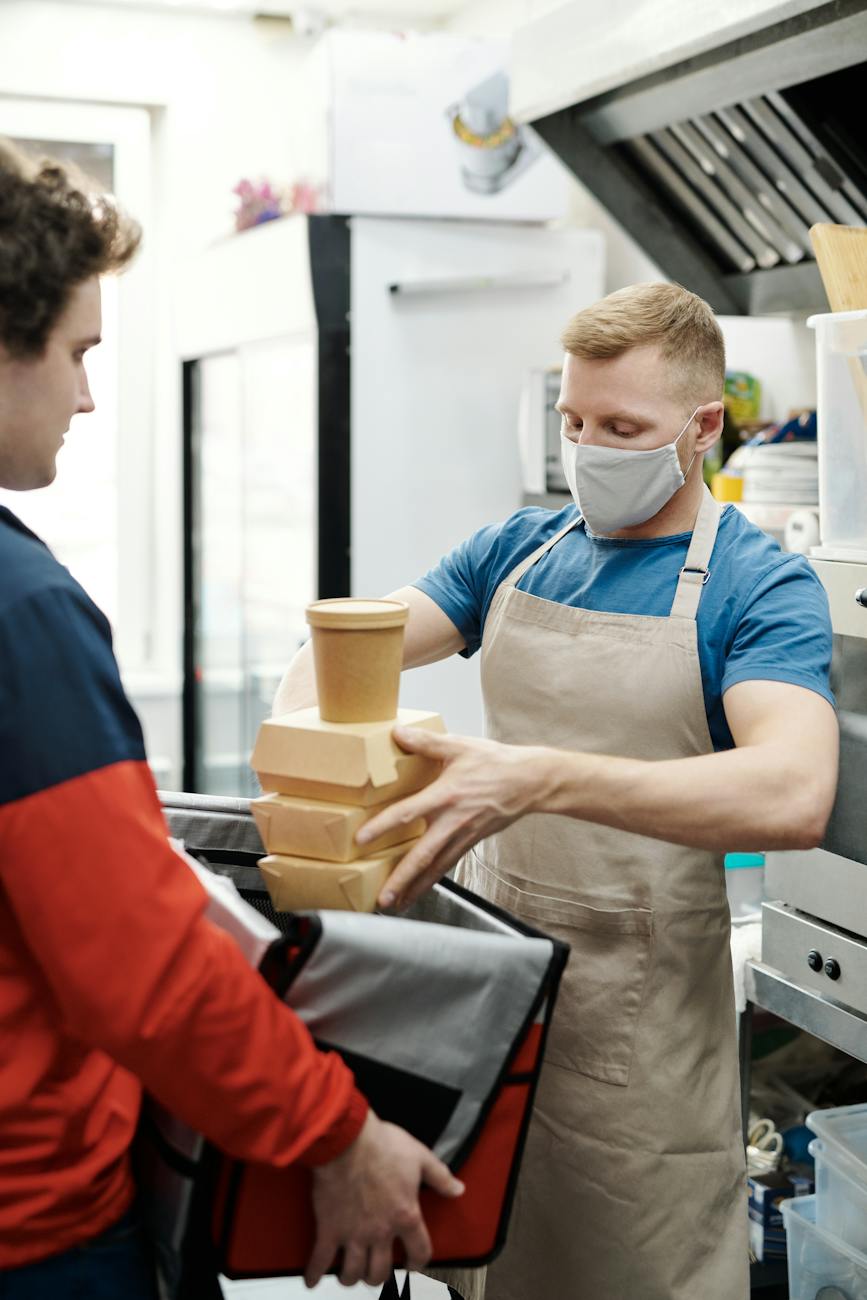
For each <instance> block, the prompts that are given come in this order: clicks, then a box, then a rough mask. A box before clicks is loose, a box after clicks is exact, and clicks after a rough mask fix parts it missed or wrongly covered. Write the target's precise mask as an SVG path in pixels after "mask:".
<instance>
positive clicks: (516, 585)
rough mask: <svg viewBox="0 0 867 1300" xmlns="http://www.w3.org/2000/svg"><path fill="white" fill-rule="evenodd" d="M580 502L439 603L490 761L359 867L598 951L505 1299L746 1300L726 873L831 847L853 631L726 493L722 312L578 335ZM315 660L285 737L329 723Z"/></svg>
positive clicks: (547, 1087) (568, 1032) (413, 807)
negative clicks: (836, 667) (457, 889)
mask: <svg viewBox="0 0 867 1300" xmlns="http://www.w3.org/2000/svg"><path fill="white" fill-rule="evenodd" d="M563 344H564V348H565V352H566V356H565V361H564V366H563V380H562V387H561V392H560V400H559V404H558V409H559V410H560V411H561V413H562V417H563V435H562V452H563V464H564V469H565V472H566V478H567V481H568V483H569V486H570V488H571V491H572V495H573V497H574V505H569V506H568V507H566V508H565V509H563V510H561V511H559V512H558V513H552V512H549V511H545V510H541V509H536V508H532V509H525V510H519V511H518V512H517V513H516V514H514V515H512V516H511V517H510V518H509V519H507V520H506V521H505V522H504V523H501V524H496V525H492V526H489V527H486V528H483V529H481V530H480V531H479V532H478V533H476V534H475V535H474V536H473V537H471V538H470V539H469V540H468V541H466V542H464V543H463V544H462V545H461V546H459V547H458V548H457V549H456V550H455V551H453V552H452V553H451V554H449V555H447V556H445V557H444V558H443V559H442V560H441V561H440V563H439V564H438V565H437V567H436V568H435V569H433V570H432V571H431V572H430V573H428V574H427V575H426V576H425V577H424V578H422V579H421V580H420V581H419V582H417V583H416V584H415V585H414V586H412V587H406V588H404V589H402V590H401V591H400V592H399V593H397V594H398V595H399V596H400V597H401V598H402V599H404V600H406V601H408V602H409V604H410V608H411V615H410V621H409V625H408V634H407V644H406V653H405V665H406V666H407V667H413V666H415V665H420V664H423V663H429V662H432V661H433V660H436V659H440V658H444V657H445V656H446V655H449V654H453V653H455V652H459V653H461V654H464V655H469V654H472V653H474V652H475V651H476V650H478V649H481V653H482V687H483V692H484V697H485V707H486V716H487V731H488V738H487V739H486V740H468V739H459V738H454V737H438V736H432V735H426V734H425V733H422V732H418V731H410V732H406V731H402V730H400V729H399V730H398V731H397V732H396V738H397V739H398V741H399V743H400V744H401V745H402V746H403V747H404V748H405V749H407V750H412V751H415V752H422V753H426V754H430V755H432V756H434V757H438V758H440V759H442V761H443V763H444V768H443V773H442V775H441V777H440V778H439V779H438V780H437V781H436V782H435V783H434V784H433V785H431V786H430V787H428V789H426V790H424V791H421V792H420V793H418V794H415V795H412V796H411V797H410V798H408V799H405V800H403V801H402V802H401V803H399V804H396V805H394V806H393V807H392V808H390V809H388V810H387V811H386V812H384V813H382V814H381V815H380V816H379V817H378V818H377V819H375V820H373V821H371V822H370V823H368V825H367V826H366V827H365V828H364V831H363V832H361V833H360V834H359V837H358V838H359V840H362V839H365V838H369V837H373V836H375V835H378V834H381V833H382V832H384V831H385V830H387V829H390V828H391V827H393V826H396V825H399V824H400V823H401V822H405V821H409V820H410V819H413V818H415V817H417V816H424V817H426V818H427V820H428V830H427V832H426V834H425V835H424V836H423V837H422V838H421V839H420V840H419V841H418V843H417V844H416V845H415V847H414V848H413V849H412V850H411V852H410V853H409V854H407V856H406V857H405V858H404V860H403V861H402V863H401V864H400V865H399V867H398V868H397V870H396V871H395V872H394V874H393V876H392V878H391V880H390V881H389V882H388V883H387V885H386V887H385V890H384V891H383V895H382V897H381V902H382V903H383V905H386V906H389V905H398V906H400V905H401V904H404V903H406V902H408V901H411V900H412V899H413V898H414V897H415V896H416V895H417V894H419V893H420V892H422V891H423V890H424V889H426V888H428V887H429V886H430V885H431V884H432V883H433V881H435V880H437V879H438V878H440V877H441V876H442V875H443V874H444V873H445V872H446V871H448V870H449V869H450V868H452V867H454V866H455V865H456V864H458V863H460V865H459V868H458V878H459V879H460V880H461V881H463V882H464V883H465V884H467V885H469V886H470V887H471V888H473V889H475V890H477V891H479V892H480V893H482V894H484V895H486V896H487V897H488V898H491V899H493V900H494V901H495V902H497V903H500V904H501V905H502V906H503V907H505V908H508V909H509V911H511V912H514V913H517V914H518V915H519V916H523V917H525V918H526V919H527V920H528V921H531V922H538V923H539V924H540V925H541V926H542V927H543V928H544V929H546V930H549V931H551V932H552V933H554V934H556V935H558V936H559V937H561V938H563V939H565V940H566V941H567V942H568V943H570V944H571V947H572V953H571V957H570V962H569V965H568V967H567V971H566V976H565V979H564V985H563V989H562V993H561V996H560V1001H559V1005H558V1009H557V1015H556V1017H555V1023H554V1026H553V1027H552V1033H551V1037H550V1039H549V1045H548V1050H547V1057H546V1067H545V1071H544V1074H543V1079H542V1082H541V1084H540V1088H539V1093H538V1097H537V1103H536V1109H535V1117H534V1122H533V1124H532V1126H531V1128H530V1133H529V1138H528V1145H527V1151H526V1156H525V1162H524V1172H523V1174H522V1178H521V1181H520V1183H519V1186H518V1192H517V1199H516V1203H515V1213H514V1218H513V1226H512V1231H511V1233H510V1238H509V1242H508V1244H507V1247H506V1250H505V1252H504V1254H503V1256H502V1257H501V1258H500V1259H499V1260H498V1261H497V1262H496V1263H495V1264H494V1265H493V1266H492V1267H491V1268H490V1269H489V1272H488V1283H487V1300H529V1298H530V1297H536V1296H538V1297H549V1296H568V1297H569V1298H570V1300H638V1298H640V1300H694V1297H696V1296H700V1297H701V1298H702V1300H745V1297H746V1296H747V1295H748V1290H749V1283H748V1269H747V1241H746V1236H747V1232H746V1228H747V1219H746V1197H745V1189H744V1153H743V1144H742V1140H741V1134H740V1123H739V1105H738V1064H737V1055H736V1035H735V1018H734V1004H733V996H732V974H731V961H730V956H729V925H730V922H729V912H728V906H727V903H726V895H725V885H724V871H723V855H724V853H725V852H726V851H727V850H738V849H744V850H750V849H790V848H805V847H811V846H814V845H816V844H818V843H819V842H820V841H821V839H822V836H823V832H824V827H825V824H826V821H827V818H828V816H829V813H830V809H831V805H832V802H833V797H834V791H835V786H836V768H837V723H836V717H835V713H834V707H833V699H832V696H831V694H830V691H829V687H828V668H829V662H830V653H831V629H830V620H829V615H828V608H827V602H826V599H825V596H824V592H823V590H822V588H821V586H820V584H819V582H818V580H817V579H816V577H815V576H814V574H813V572H812V570H811V569H810V567H809V565H808V564H807V562H806V561H805V560H804V559H803V558H802V557H800V556H794V555H786V554H783V553H782V552H781V550H780V548H779V547H778V546H777V545H776V543H774V542H773V541H772V540H771V539H770V538H768V537H767V536H766V535H765V534H764V533H762V532H761V531H760V530H759V529H757V528H755V527H754V526H753V525H752V524H750V523H749V522H748V521H747V520H746V519H745V517H744V516H743V515H742V514H741V513H740V512H739V511H738V510H737V509H736V508H735V507H733V506H725V507H721V506H720V505H719V504H718V503H717V502H715V501H714V500H713V498H712V497H711V496H710V494H709V492H708V491H707V489H706V488H705V486H704V483H703V480H702V458H703V455H704V453H705V452H707V451H708V450H709V449H710V448H711V447H712V446H713V444H714V443H715V442H716V440H717V438H718V437H719V435H720V432H721V428H722V420H723V404H722V401H721V397H722V390H723V381H724V373H725V358H724V347H723V340H722V335H721V333H720V330H719V327H718V325H717V323H716V321H715V319H714V317H713V314H712V312H711V311H710V308H709V307H708V306H707V304H706V303H704V302H703V301H702V300H701V299H700V298H697V297H696V296H695V295H694V294H691V293H688V292H687V291H686V290H684V289H682V288H680V287H679V286H677V285H670V284H649V285H637V286H633V287H631V288H628V289H624V290H621V291H620V292H618V293H615V294H612V295H610V296H609V297H608V298H606V299H603V301H602V302H600V303H597V304H595V305H594V306H592V307H589V308H587V309H586V310H585V311H582V312H579V313H578V315H577V316H575V317H574V318H573V319H572V320H571V321H570V322H569V324H568V326H567V327H566V330H565V332H564V335H563ZM312 689H313V688H312V674H311V672H310V666H309V655H308V653H307V652H306V651H303V652H301V654H300V655H299V657H298V659H296V661H295V662H294V663H293V665H292V666H291V667H290V670H289V672H288V673H287V676H286V678H285V679H284V682H283V684H282V685H281V689H280V693H279V694H278V699H277V702H276V707H275V712H282V711H286V710H287V709H292V708H298V707H302V706H303V705H305V704H308V703H309V702H310V699H311V691H312Z"/></svg>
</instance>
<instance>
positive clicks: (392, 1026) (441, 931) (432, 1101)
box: [139, 795, 568, 1297]
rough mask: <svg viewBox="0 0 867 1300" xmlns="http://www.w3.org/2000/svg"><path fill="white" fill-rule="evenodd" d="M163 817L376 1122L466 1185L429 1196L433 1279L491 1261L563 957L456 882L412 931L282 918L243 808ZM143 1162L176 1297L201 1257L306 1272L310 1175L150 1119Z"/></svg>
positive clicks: (434, 899) (562, 951)
mask: <svg viewBox="0 0 867 1300" xmlns="http://www.w3.org/2000/svg"><path fill="white" fill-rule="evenodd" d="M163 802H164V808H165V811H166V816H167V819H168V822H169V827H170V830H171V831H172V833H173V834H174V835H175V836H176V837H178V838H180V839H183V841H184V842H185V846H186V848H187V851H188V852H189V853H191V854H194V855H195V856H196V857H197V858H198V859H199V860H200V862H201V861H202V860H204V864H205V865H207V866H209V867H210V868H211V871H213V872H216V873H218V875H217V878H216V879H214V878H213V877H210V878H209V883H210V886H211V887H210V890H209V892H210V893H211V897H212V906H211V909H210V911H209V915H211V917H212V919H213V920H215V921H216V922H217V923H218V924H220V925H223V926H224V928H227V929H230V930H232V931H233V933H236V936H237V937H238V938H239V940H240V941H241V942H242V943H244V946H245V950H246V951H247V954H248V957H249V959H250V960H251V961H252V962H253V963H254V964H256V965H258V967H259V969H260V970H261V972H262V975H263V977H264V978H265V979H266V980H267V981H268V983H269V984H270V985H271V987H272V988H273V989H274V992H275V995H276V996H278V997H281V998H283V999H284V1000H285V1001H286V1002H287V1004H288V1005H289V1006H291V1007H292V1009H293V1010H294V1011H295V1012H296V1013H297V1014H298V1015H299V1016H300V1018H301V1019H302V1020H303V1021H304V1022H305V1023H306V1024H307V1026H308V1028H309V1029H310V1031H311V1033H312V1035H313V1038H314V1040H315V1041H316V1042H317V1044H318V1045H319V1046H320V1047H321V1048H323V1049H325V1050H328V1049H331V1050H335V1051H337V1052H339V1053H340V1055H341V1056H342V1057H343V1059H344V1060H345V1061H346V1062H347V1064H348V1065H349V1066H350V1068H351V1069H352V1071H353V1073H354V1075H355V1079H356V1082H357V1084H358V1087H359V1089H360V1090H361V1092H362V1093H364V1095H365V1096H366V1097H367V1098H368V1100H369V1101H370V1103H371V1106H372V1107H373V1109H374V1110H375V1112H376V1113H377V1115H379V1116H380V1118H382V1119H386V1120H390V1121H391V1122H393V1123H395V1124H400V1125H401V1126H402V1127H404V1128H406V1129H407V1130H408V1131H409V1132H410V1133H412V1134H413V1135H414V1136H415V1137H417V1138H418V1139H419V1140H420V1141H422V1142H424V1143H425V1144H426V1145H427V1146H429V1147H431V1148H432V1149H433V1151H434V1152H435V1153H436V1154H437V1155H438V1156H439V1157H440V1159H441V1160H443V1161H444V1162H445V1163H446V1164H447V1165H448V1166H449V1167H450V1168H451V1169H452V1170H453V1171H454V1172H455V1173H456V1174H458V1175H459V1176H460V1178H461V1179H462V1181H463V1182H464V1183H465V1185H466V1191H465V1193H464V1195H463V1196H462V1197H460V1198H459V1199H457V1200H446V1199H444V1198H442V1197H440V1196H438V1195H436V1193H434V1192H430V1191H423V1192H422V1196H421V1203H422V1208H423V1212H424V1217H425V1221H426V1223H427V1226H428V1229H429V1231H430V1235H431V1240H432V1243H433V1249H434V1255H433V1259H432V1261H431V1262H432V1264H435V1265H437V1266H443V1265H470V1266H472V1265H481V1264H484V1263H487V1262H488V1261H490V1260H491V1259H493V1258H494V1257H495V1256H496V1254H497V1253H498V1252H499V1250H500V1249H501V1248H502V1245H503V1243H504V1241H505V1237H506V1229H507V1226H508V1219H509V1212H510V1209H511V1202H512V1196H513V1192H514V1187H515V1182H516V1179H517V1175H518V1171H519V1167H520V1161H521V1152H522V1149H523V1143H524V1137H525V1134H526V1130H527V1126H528V1124H529V1121H530V1115H531V1110H532V1101H533V1096H534V1092H535V1088H536V1083H537V1080H538V1076H539V1071H540V1067H541V1063H542V1055H543V1050H544V1044H545V1037H546V1034H547V1030H548V1025H549V1023H550V1018H551V1013H552V1010H553V1006H554V1001H555V998H556V994H557V987H558V984H559V980H560V976H561V974H562V971H563V967H564V966H565V963H566V958H567V954H568V949H567V948H566V947H565V945H563V944H561V943H559V942H557V941H556V940H553V939H550V938H548V937H547V936H545V935H542V934H540V933H539V932H538V931H536V930H532V929H531V928H530V927H528V926H526V925H524V924H522V923H521V922H519V921H517V920H515V919H514V918H513V917H511V916H509V915H507V914H506V913H504V912H502V911H501V910H499V909H498V908H495V907H493V906H492V905H491V904H489V903H487V902H486V901H485V900H483V899H481V898H479V897H477V896H475V895H473V894H471V893H469V892H468V891H467V890H464V889H461V888H460V887H459V886H457V885H454V884H452V883H451V882H450V881H444V882H443V883H442V884H441V885H438V886H436V887H435V888H434V889H433V890H432V891H430V893H429V894H427V895H426V896H425V897H424V898H423V899H421V900H419V902H418V903H417V904H416V905H415V906H414V907H413V908H412V909H411V911H410V912H409V913H408V914H407V915H406V916H404V917H389V916H379V915H360V914H356V913H351V912H310V913H299V914H280V915H278V916H275V914H274V913H273V911H272V909H271V907H270V901H269V900H268V895H267V893H266V892H265V891H264V889H263V888H262V884H261V880H260V878H259V875H258V870H257V869H256V867H255V858H256V856H258V855H260V854H261V852H262V850H261V847H259V842H258V837H257V832H256V829H255V826H254V824H253V822H252V819H251V818H250V815H249V811H248V806H247V804H246V803H244V802H243V801H239V800H215V799H210V798H207V799H206V798H202V797H200V796H184V795H166V796H163ZM202 875H203V877H204V878H208V873H207V872H204V873H202ZM220 876H222V877H223V879H219V877H220ZM226 877H228V880H227V879H226ZM229 881H231V882H232V884H229ZM233 886H234V888H233ZM236 889H237V891H238V892H240V894H241V896H242V898H243V899H245V900H246V901H247V903H252V904H253V906H254V907H255V909H256V911H255V912H252V911H251V909H250V908H249V907H246V906H245V904H244V903H243V902H242V901H241V899H239V898H238V895H237V893H236V892H235V890H236ZM266 917H267V919H266ZM251 918H252V919H251ZM270 922H274V923H276V925H277V926H278V929H279V932H280V933H277V931H275V930H273V929H272V928H271V924H269V923H270ZM245 925H246V926H247V929H248V938H247V940H246V942H245V941H244V940H243V939H242V938H241V934H240V930H241V929H243V928H244V926H245ZM287 1104H291V1098H288V1097H287ZM139 1160H140V1174H139V1178H140V1183H141V1184H142V1186H143V1187H144V1189H145V1200H146V1204H147V1206H148V1210H149V1217H150V1219H151V1225H152V1228H153V1231H154V1236H155V1239H156V1241H157V1245H158V1255H159V1260H160V1269H161V1280H162V1283H163V1287H164V1291H165V1293H166V1294H168V1295H170V1296H175V1297H181V1296H192V1295H193V1294H194V1293H195V1292H194V1288H193V1287H192V1286H191V1285H190V1282H189V1275H190V1269H191V1264H192V1261H194V1260H198V1261H201V1260H202V1258H203V1257H207V1259H208V1266H209V1267H210V1268H211V1269H212V1270H213V1269H217V1270H218V1271H219V1272H221V1273H223V1274H225V1275H226V1276H227V1277H230V1278H252V1277H275V1276H280V1275H290V1274H300V1273H303V1272H304V1269H305V1267H306V1264H307V1261H308V1259H309V1256H310V1253H311V1251H312V1247H313V1239H314V1221H313V1214H312V1209H311V1202H310V1183H311V1177H312V1175H311V1174H310V1172H309V1170H307V1169H305V1168H302V1167H300V1166H294V1167H291V1168H288V1169H276V1168H273V1167H271V1166H266V1165H258V1164H252V1163H249V1162H243V1161H238V1160H234V1159H230V1158H229V1157H227V1156H224V1155H223V1154H222V1153H220V1152H218V1151H216V1150H215V1149H214V1148H213V1147H211V1146H210V1145H209V1144H207V1143H206V1142H204V1140H203V1139H202V1138H201V1137H199V1136H198V1135H197V1134H194V1133H192V1132H191V1131H190V1130H189V1129H187V1128H186V1127H185V1126H184V1125H182V1124H181V1123H179V1122H178V1121H177V1120H175V1119H174V1118H173V1117H172V1116H169V1115H167V1114H166V1113H165V1112H164V1111H162V1110H161V1109H160V1108H159V1107H158V1106H156V1105H155V1104H154V1103H149V1104H148V1106H146V1108H145V1116H144V1118H143V1123H142V1126H141V1130H140V1141H139ZM395 1263H396V1265H397V1266H399V1265H400V1263H401V1261H400V1259H399V1258H396V1260H395ZM185 1279H186V1280H185Z"/></svg>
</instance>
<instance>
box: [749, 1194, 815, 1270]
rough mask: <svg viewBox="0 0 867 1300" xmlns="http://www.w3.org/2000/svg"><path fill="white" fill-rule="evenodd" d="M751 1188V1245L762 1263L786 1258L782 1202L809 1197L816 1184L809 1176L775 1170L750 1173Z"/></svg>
mask: <svg viewBox="0 0 867 1300" xmlns="http://www.w3.org/2000/svg"><path fill="white" fill-rule="evenodd" d="M747 1187H748V1190H749V1209H748V1213H749V1222H750V1248H751V1249H752V1252H753V1254H754V1255H755V1257H756V1259H757V1260H758V1261H759V1263H763V1262H764V1261H765V1260H769V1259H785V1257H786V1227H785V1224H784V1222H783V1211H782V1210H781V1209H780V1204H781V1202H783V1201H785V1200H788V1198H789V1197H790V1196H809V1195H811V1194H812V1192H813V1183H812V1182H811V1181H810V1180H809V1179H805V1178H801V1177H793V1176H791V1175H789V1174H784V1173H779V1172H774V1173H770V1174H751V1175H750V1177H749V1178H748V1179H747Z"/></svg>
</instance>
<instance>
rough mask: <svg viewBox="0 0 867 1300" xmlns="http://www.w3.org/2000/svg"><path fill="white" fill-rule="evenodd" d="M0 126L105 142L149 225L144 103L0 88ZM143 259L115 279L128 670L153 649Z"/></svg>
mask: <svg viewBox="0 0 867 1300" xmlns="http://www.w3.org/2000/svg"><path fill="white" fill-rule="evenodd" d="M0 135H7V136H14V137H16V138H18V139H22V140H28V139H32V140H64V141H76V142H81V143H85V144H110V145H112V146H113V149H114V192H115V194H116V196H117V199H118V202H119V203H121V204H122V205H123V207H125V208H126V209H127V210H128V211H129V212H130V213H131V214H132V215H133V216H134V217H135V218H136V220H137V221H138V222H139V223H140V224H141V225H142V227H143V229H144V230H145V231H146V232H147V231H148V230H150V229H152V221H151V210H152V122H151V115H150V113H149V112H148V110H147V109H145V108H138V107H114V106H110V105H101V104H83V103H70V102H68V101H63V100H48V99H45V100H38V99H32V100H30V99H19V98H14V97H11V96H4V95H0ZM152 263H153V254H152V252H151V251H150V250H149V248H148V242H147V240H145V242H144V243H143V246H142V249H141V250H140V252H139V253H138V255H137V257H136V259H135V261H134V263H133V264H132V266H131V268H130V269H129V270H128V271H126V272H125V273H124V274H123V275H122V276H121V277H120V283H119V286H118V332H119V345H118V408H117V504H116V508H117V539H118V557H117V561H118V562H117V572H118V599H117V611H118V616H117V627H116V628H115V629H114V632H115V650H116V652H117V656H118V659H119V661H120V663H121V665H122V667H123V668H124V670H125V672H131V673H139V672H145V671H147V670H148V669H149V668H151V666H152V664H153V658H154V652H155V647H154V646H153V645H152V639H153V634H152V629H153V622H154V617H155V612H156V592H155V590H154V582H155V572H154V564H153V557H154V555H155V545H154V543H155V518H154V508H153V506H154V420H155V403H154V397H153V394H154V388H155V384H154V379H155V330H156V323H155V322H156V314H155V303H154V272H153V265H152Z"/></svg>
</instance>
